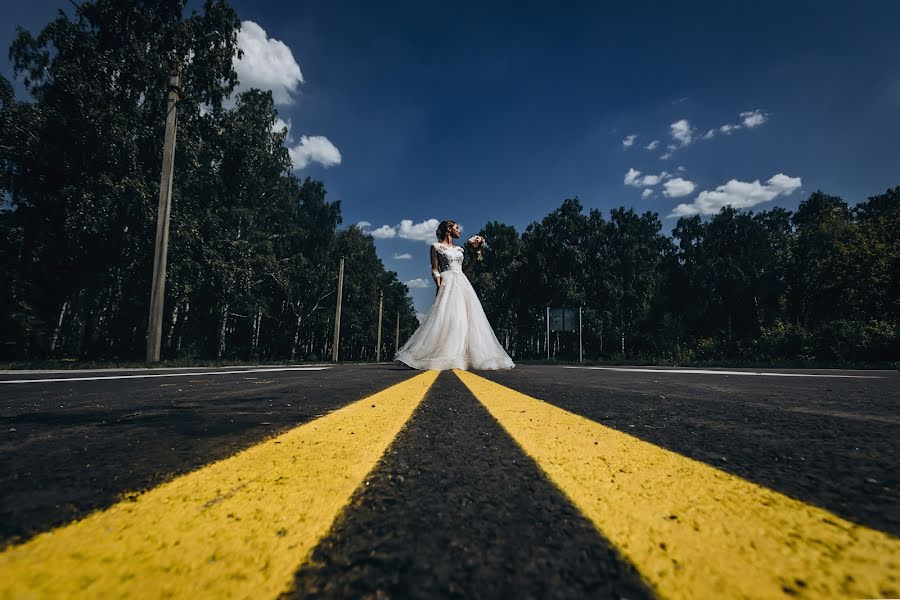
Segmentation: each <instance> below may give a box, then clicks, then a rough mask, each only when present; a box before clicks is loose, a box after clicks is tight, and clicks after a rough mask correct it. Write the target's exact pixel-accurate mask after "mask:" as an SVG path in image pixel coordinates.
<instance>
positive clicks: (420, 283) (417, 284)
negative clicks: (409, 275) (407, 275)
mask: <svg viewBox="0 0 900 600" xmlns="http://www.w3.org/2000/svg"><path fill="white" fill-rule="evenodd" d="M406 287H408V288H412V289H425V288H430V287H431V284H430V283H428V282H427V281H425V280H424V279H422V278H418V279H410V280H409V281H407V282H406Z"/></svg>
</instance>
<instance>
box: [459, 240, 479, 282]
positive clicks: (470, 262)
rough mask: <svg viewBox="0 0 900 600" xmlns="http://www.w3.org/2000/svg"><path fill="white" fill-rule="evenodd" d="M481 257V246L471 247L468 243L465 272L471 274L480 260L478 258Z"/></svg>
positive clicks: (464, 265) (464, 264)
mask: <svg viewBox="0 0 900 600" xmlns="http://www.w3.org/2000/svg"><path fill="white" fill-rule="evenodd" d="M480 257H481V246H479V247H478V248H471V247H469V246H468V245H466V259H467V260H466V261H465V262H464V263H463V273H466V274H467V275H468V274H471V273H472V271H474V270H475V263H477V262H478V259H479V258H480Z"/></svg>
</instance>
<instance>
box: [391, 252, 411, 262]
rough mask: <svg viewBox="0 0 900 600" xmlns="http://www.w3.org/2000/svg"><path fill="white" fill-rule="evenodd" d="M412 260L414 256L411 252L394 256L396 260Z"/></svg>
mask: <svg viewBox="0 0 900 600" xmlns="http://www.w3.org/2000/svg"><path fill="white" fill-rule="evenodd" d="M411 258H412V254H410V253H409V252H404V253H403V254H394V260H410V259H411Z"/></svg>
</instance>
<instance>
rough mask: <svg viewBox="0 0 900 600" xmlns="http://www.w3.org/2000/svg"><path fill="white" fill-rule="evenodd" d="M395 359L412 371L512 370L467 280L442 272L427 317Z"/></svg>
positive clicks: (453, 273) (460, 276) (512, 365)
mask: <svg viewBox="0 0 900 600" xmlns="http://www.w3.org/2000/svg"><path fill="white" fill-rule="evenodd" d="M394 360H395V361H396V362H399V363H403V364H405V365H408V366H410V367H413V368H414V369H422V370H426V369H439V370H448V369H463V370H469V369H490V370H496V369H512V368H513V367H514V366H515V363H513V361H512V359H511V358H510V357H509V355H508V354H507V353H506V351H505V350H504V349H503V346H501V345H500V342H498V341H497V336H495V335H494V330H493V329H491V324H490V323H489V322H488V320H487V317H486V316H485V314H484V309H483V308H482V307H481V302H479V300H478V295H477V294H475V290H474V289H473V288H472V284H471V283H469V279H468V277H466V275H465V274H464V273H462V272H458V271H444V272H443V273H441V287H440V289H439V290H438V293H437V296H436V297H435V299H434V303H433V304H432V305H431V310H430V311H429V312H428V316H427V317H425V320H424V321H423V322H422V324H421V325H419V328H418V329H417V330H416V332H415V333H414V334H413V336H412V337H411V338H409V341H407V342H406V343H405V344H404V345H403V347H402V348H400V350H399V351H398V352H397V356H395V357H394Z"/></svg>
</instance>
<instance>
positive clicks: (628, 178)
mask: <svg viewBox="0 0 900 600" xmlns="http://www.w3.org/2000/svg"><path fill="white" fill-rule="evenodd" d="M640 175H641V172H640V171H638V170H636V169H634V168H633V167H632V168H630V169H628V172H627V173H625V185H633V186H634V187H639V186H640V185H641V184H640V182H639V181H638V177H640Z"/></svg>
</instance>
